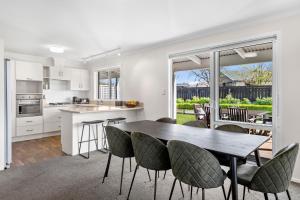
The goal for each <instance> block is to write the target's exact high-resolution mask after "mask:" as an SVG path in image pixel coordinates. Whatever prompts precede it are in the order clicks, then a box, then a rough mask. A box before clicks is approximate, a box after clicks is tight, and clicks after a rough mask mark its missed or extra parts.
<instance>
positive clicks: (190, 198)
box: [190, 186, 193, 200]
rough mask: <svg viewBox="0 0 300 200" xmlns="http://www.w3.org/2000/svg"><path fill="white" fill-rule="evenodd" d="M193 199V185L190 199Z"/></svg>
mask: <svg viewBox="0 0 300 200" xmlns="http://www.w3.org/2000/svg"><path fill="white" fill-rule="evenodd" d="M192 199H193V187H192V186H191V194H190V200H192Z"/></svg>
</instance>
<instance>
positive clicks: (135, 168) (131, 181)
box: [127, 165, 139, 200]
mask: <svg viewBox="0 0 300 200" xmlns="http://www.w3.org/2000/svg"><path fill="white" fill-rule="evenodd" d="M138 167H139V166H138V165H136V167H135V170H134V174H133V177H132V181H131V184H130V188H129V192H128V196H127V200H129V196H130V192H131V189H132V185H133V181H134V178H135V175H136V171H137V169H138Z"/></svg>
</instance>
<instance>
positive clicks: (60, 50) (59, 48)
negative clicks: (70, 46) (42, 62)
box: [49, 45, 65, 53]
mask: <svg viewBox="0 0 300 200" xmlns="http://www.w3.org/2000/svg"><path fill="white" fill-rule="evenodd" d="M49 51H51V52H53V53H64V52H65V47H62V46H57V45H51V46H49Z"/></svg>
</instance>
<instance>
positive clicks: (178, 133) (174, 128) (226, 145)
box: [114, 120, 270, 200]
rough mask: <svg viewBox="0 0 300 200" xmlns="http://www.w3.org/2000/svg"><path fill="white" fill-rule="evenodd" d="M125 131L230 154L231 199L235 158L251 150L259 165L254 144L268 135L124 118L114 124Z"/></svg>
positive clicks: (235, 188) (235, 195)
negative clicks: (127, 120)
mask: <svg viewBox="0 0 300 200" xmlns="http://www.w3.org/2000/svg"><path fill="white" fill-rule="evenodd" d="M114 126H115V127H117V128H119V129H121V130H123V131H126V132H128V133H132V132H141V133H144V134H147V135H150V136H152V137H154V138H157V139H159V140H162V141H164V142H167V141H170V140H179V141H184V142H188V143H191V144H194V145H196V146H198V147H201V148H204V149H206V150H208V151H211V152H217V153H222V154H224V155H228V156H230V158H231V166H230V168H231V172H232V173H231V176H232V177H231V182H232V199H233V200H237V199H238V182H237V159H238V158H242V159H246V158H247V156H249V155H250V154H251V153H254V154H255V158H256V163H257V165H258V166H260V165H261V162H260V156H259V151H258V148H259V147H260V146H261V145H262V144H264V143H265V142H266V141H268V140H269V139H270V138H269V137H266V136H259V135H250V134H237V133H234V132H227V131H226V132H225V131H219V130H215V129H207V128H197V127H190V126H184V125H179V124H168V123H162V122H156V121H150V120H143V121H135V122H126V123H122V124H117V125H114Z"/></svg>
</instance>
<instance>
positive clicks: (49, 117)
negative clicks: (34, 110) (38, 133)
mask: <svg viewBox="0 0 300 200" xmlns="http://www.w3.org/2000/svg"><path fill="white" fill-rule="evenodd" d="M60 120H61V113H59V112H57V113H56V112H51V113H48V114H46V113H44V121H45V122H60Z"/></svg>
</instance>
